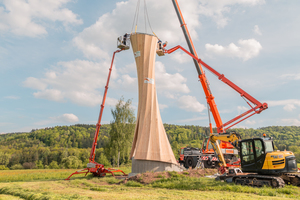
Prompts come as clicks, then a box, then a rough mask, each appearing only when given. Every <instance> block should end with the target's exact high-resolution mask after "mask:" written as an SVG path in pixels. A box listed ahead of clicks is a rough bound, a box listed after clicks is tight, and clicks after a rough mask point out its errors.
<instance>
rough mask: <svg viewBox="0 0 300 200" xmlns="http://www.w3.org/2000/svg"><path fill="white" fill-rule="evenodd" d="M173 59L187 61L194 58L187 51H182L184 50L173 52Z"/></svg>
mask: <svg viewBox="0 0 300 200" xmlns="http://www.w3.org/2000/svg"><path fill="white" fill-rule="evenodd" d="M171 57H172V59H174V60H175V61H177V62H179V63H186V62H189V61H191V60H192V58H191V57H190V56H189V55H187V54H186V53H182V52H179V51H177V52H175V53H172V54H171Z"/></svg>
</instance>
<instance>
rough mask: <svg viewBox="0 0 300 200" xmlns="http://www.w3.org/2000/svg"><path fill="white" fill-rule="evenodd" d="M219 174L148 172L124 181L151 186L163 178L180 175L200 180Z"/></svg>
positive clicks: (207, 172) (198, 171)
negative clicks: (150, 184)
mask: <svg viewBox="0 0 300 200" xmlns="http://www.w3.org/2000/svg"><path fill="white" fill-rule="evenodd" d="M217 172H218V170H217V169H200V168H198V169H189V170H187V171H183V172H146V173H143V174H137V175H136V176H132V177H130V178H128V179H126V180H124V183H126V182H127V181H128V180H131V181H137V182H140V183H142V184H149V183H152V182H154V181H156V180H159V179H162V178H170V177H171V176H174V175H176V176H177V175H178V176H181V175H183V176H186V177H195V178H200V177H204V176H208V175H214V174H216V173H217Z"/></svg>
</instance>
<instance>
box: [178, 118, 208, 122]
mask: <svg viewBox="0 0 300 200" xmlns="http://www.w3.org/2000/svg"><path fill="white" fill-rule="evenodd" d="M202 120H207V117H194V118H189V119H181V120H176V123H187V122H194V121H202Z"/></svg>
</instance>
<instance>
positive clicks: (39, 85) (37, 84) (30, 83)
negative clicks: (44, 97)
mask: <svg viewBox="0 0 300 200" xmlns="http://www.w3.org/2000/svg"><path fill="white" fill-rule="evenodd" d="M23 86H24V87H28V88H32V89H37V90H45V89H46V88H47V84H46V83H45V82H43V81H41V80H39V79H37V78H34V77H28V78H27V79H26V80H25V81H24V82H23Z"/></svg>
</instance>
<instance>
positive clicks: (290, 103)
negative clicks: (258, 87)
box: [267, 99, 300, 111]
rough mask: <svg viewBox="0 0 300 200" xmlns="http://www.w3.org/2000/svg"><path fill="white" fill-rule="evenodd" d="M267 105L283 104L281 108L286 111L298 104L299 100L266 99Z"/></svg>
mask: <svg viewBox="0 0 300 200" xmlns="http://www.w3.org/2000/svg"><path fill="white" fill-rule="evenodd" d="M267 103H268V105H269V107H271V106H283V109H284V110H286V111H293V110H295V109H296V108H297V107H296V106H300V100H298V99H286V100H280V101H267Z"/></svg>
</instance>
